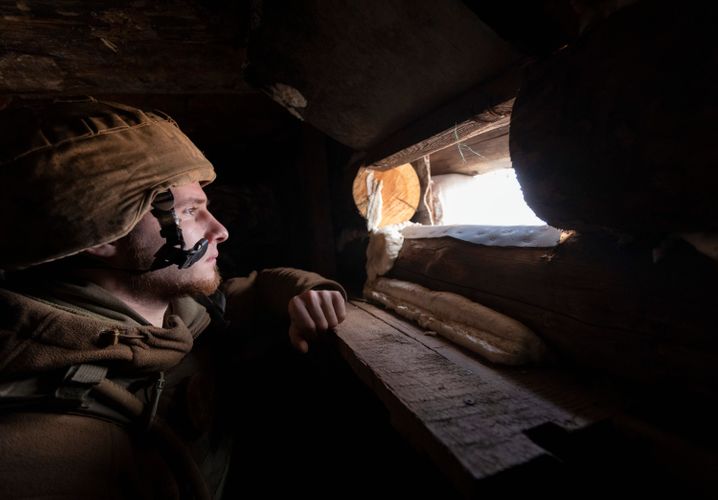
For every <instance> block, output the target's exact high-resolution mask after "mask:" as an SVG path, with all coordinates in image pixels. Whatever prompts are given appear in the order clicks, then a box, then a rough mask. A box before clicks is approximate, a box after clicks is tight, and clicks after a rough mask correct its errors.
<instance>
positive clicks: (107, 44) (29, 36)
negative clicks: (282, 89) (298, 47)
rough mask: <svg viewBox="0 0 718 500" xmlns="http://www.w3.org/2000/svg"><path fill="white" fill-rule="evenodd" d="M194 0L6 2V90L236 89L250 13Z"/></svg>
mask: <svg viewBox="0 0 718 500" xmlns="http://www.w3.org/2000/svg"><path fill="white" fill-rule="evenodd" d="M240 11H241V8H239V7H236V8H232V9H230V8H226V9H224V10H220V11H214V12H213V11H212V10H209V9H205V8H200V7H198V6H197V4H196V2H193V1H191V0H170V1H167V2H161V3H156V2H118V1H114V2H77V1H73V0H60V1H44V0H38V1H32V2H25V1H23V2H15V1H2V2H0V33H2V50H0V93H11V94H36V93H42V94H97V93H103V94H104V93H150V94H154V93H236V92H247V91H250V90H251V89H250V88H249V87H248V86H247V84H246V83H244V81H243V78H242V63H243V61H244V60H245V48H244V47H243V46H238V44H237V43H236V40H237V37H238V36H240V37H241V33H242V30H243V29H244V31H245V32H246V28H243V26H245V25H248V19H247V17H248V16H244V17H243V14H241V13H240Z"/></svg>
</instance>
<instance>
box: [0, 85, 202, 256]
mask: <svg viewBox="0 0 718 500" xmlns="http://www.w3.org/2000/svg"><path fill="white" fill-rule="evenodd" d="M214 178H215V173H214V169H213V167H212V164H211V163H209V161H208V160H207V159H206V158H205V157H204V155H203V154H202V153H201V152H200V151H199V150H198V149H197V147H196V146H195V145H194V144H192V142H191V141H190V140H189V139H188V138H187V136H185V135H184V134H183V133H182V132H181V131H180V129H179V128H178V127H177V125H176V124H175V123H174V122H173V121H172V120H171V119H170V118H168V117H166V116H160V115H159V114H155V113H149V112H144V111H141V110H139V109H136V108H133V107H130V106H124V105H122V104H116V103H110V102H100V101H97V100H95V99H92V98H89V99H83V100H75V101H54V102H52V103H46V104H44V105H42V106H37V105H36V106H28V107H23V108H21V109H12V110H5V111H0V214H2V215H1V216H0V228H1V230H2V236H1V237H0V269H5V270H13V269H22V268H25V267H29V266H33V265H36V264H41V263H44V262H48V261H51V260H56V259H60V258H63V257H67V256H69V255H73V254H76V253H78V252H81V251H82V250H85V249H87V248H90V247H92V246H95V245H99V244H101V243H107V242H111V241H114V240H116V239H118V238H121V237H122V236H125V235H126V234H127V233H129V232H130V230H132V228H133V227H134V226H135V224H137V222H138V221H139V220H140V219H141V218H142V216H143V215H144V214H145V213H146V212H147V211H149V210H150V208H151V203H152V200H153V199H154V197H155V195H156V194H157V193H160V192H162V191H166V190H167V189H168V188H169V187H171V186H178V185H182V184H188V183H191V182H200V183H201V184H206V183H209V182H211V181H213V180H214Z"/></svg>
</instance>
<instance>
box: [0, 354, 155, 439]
mask: <svg viewBox="0 0 718 500" xmlns="http://www.w3.org/2000/svg"><path fill="white" fill-rule="evenodd" d="M107 372H108V369H107V368H106V367H104V366H99V365H93V364H89V363H88V364H81V365H73V366H71V367H70V368H69V369H67V370H66V371H65V372H64V373H62V372H59V373H58V372H51V373H47V374H43V375H40V376H36V377H28V378H23V379H18V380H10V381H5V382H0V412H3V411H16V412H18V411H20V412H22V411H38V412H49V413H69V414H76V415H87V416H91V417H96V418H100V419H103V420H107V421H111V422H114V423H117V424H120V425H123V426H129V425H135V424H137V422H136V421H135V420H133V419H131V418H130V417H128V416H127V415H126V414H125V413H123V412H121V411H119V410H117V409H115V408H113V407H112V406H111V404H107V402H105V401H100V400H98V399H97V398H96V397H94V396H93V395H92V394H91V393H92V390H93V388H95V386H97V385H98V384H99V383H101V382H102V381H103V380H105V379H106V378H107ZM147 380H148V379H146V378H143V379H142V381H143V382H146V381H147ZM113 381H114V382H115V383H116V384H119V385H121V386H123V387H125V388H126V387H128V386H129V385H130V383H132V382H136V381H137V380H136V379H134V380H133V379H127V380H124V379H114V380H113Z"/></svg>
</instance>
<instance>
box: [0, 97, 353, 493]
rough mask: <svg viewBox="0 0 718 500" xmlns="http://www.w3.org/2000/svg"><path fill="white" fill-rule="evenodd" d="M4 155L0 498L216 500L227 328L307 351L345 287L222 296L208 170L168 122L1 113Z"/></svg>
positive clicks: (268, 274) (252, 280) (86, 111)
mask: <svg viewBox="0 0 718 500" xmlns="http://www.w3.org/2000/svg"><path fill="white" fill-rule="evenodd" d="M0 144H1V146H0V190H1V191H2V192H1V193H0V207H1V208H2V212H3V214H4V215H3V217H2V223H0V227H2V230H3V235H4V236H3V238H2V240H0V269H3V270H4V271H5V278H4V280H3V281H2V282H0V285H1V288H0V464H1V465H0V498H3V499H12V498H29V497H33V498H35V497H42V498H113V499H114V498H118V499H119V498H151V499H165V498H218V497H219V496H221V492H222V488H223V484H224V480H225V477H226V473H227V467H228V460H229V455H230V452H231V442H232V440H231V435H232V426H231V424H232V422H231V421H228V420H231V419H228V418H227V415H228V413H227V412H228V410H227V401H226V400H227V396H232V384H231V379H232V372H233V363H236V362H237V353H238V352H239V350H240V349H241V345H240V340H241V338H240V336H239V335H238V334H237V331H238V327H239V326H241V325H242V322H243V321H245V320H246V321H249V320H250V318H248V316H251V315H253V314H254V315H256V313H257V312H258V311H260V310H261V311H273V312H274V313H275V314H279V315H281V314H284V315H287V316H288V319H289V324H290V326H289V338H290V340H291V343H292V344H293V345H294V346H295V347H296V348H297V349H299V350H300V351H302V352H306V351H307V350H308V348H309V345H308V342H309V341H311V340H313V339H314V338H315V336H316V335H317V333H321V332H324V331H326V330H328V329H331V328H334V327H335V326H337V325H338V324H339V323H341V322H342V321H343V319H344V315H345V309H344V301H345V293H344V291H343V289H342V287H341V286H340V285H339V284H337V283H336V282H333V281H330V280H326V279H324V278H322V277H321V276H319V275H316V274H313V273H307V272H303V271H299V270H295V269H288V268H279V269H270V270H265V271H262V272H260V273H256V272H255V273H252V275H250V277H248V278H237V279H232V280H229V281H228V282H227V283H225V284H223V285H222V289H221V291H220V290H219V288H218V287H220V276H219V273H218V270H217V266H216V259H217V256H218V252H219V248H218V246H219V245H220V244H221V243H222V242H224V241H225V240H226V239H227V238H228V233H227V229H226V228H225V227H224V226H223V225H222V224H221V223H220V222H219V221H217V219H215V218H214V216H213V215H212V214H211V212H210V211H209V209H208V206H207V197H206V196H205V193H204V190H203V186H204V185H206V184H207V183H209V182H211V181H213V180H214V178H215V173H214V169H213V168H212V165H211V164H210V163H209V162H208V161H207V159H206V158H205V157H204V156H203V155H202V153H201V152H200V151H199V150H198V149H197V148H196V147H195V146H194V144H192V142H191V141H190V140H189V139H188V138H187V137H186V136H185V135H184V134H183V133H182V132H181V131H180V130H179V128H178V127H177V125H176V124H175V123H174V122H173V121H172V120H171V119H169V118H168V117H166V116H161V115H159V114H154V113H149V112H143V111H141V110H138V109H135V108H132V107H128V106H123V105H120V104H115V103H107V102H98V101H96V100H94V99H87V100H77V101H62V102H59V101H57V102H54V103H52V104H51V105H47V106H42V107H35V108H31V107H26V108H22V109H14V110H6V111H3V112H1V113H0ZM225 298H226V301H225ZM225 303H226V306H227V307H226V309H227V311H226V314H224V312H225V311H224V309H225ZM254 320H256V318H254ZM218 395H223V396H225V397H224V398H222V397H218Z"/></svg>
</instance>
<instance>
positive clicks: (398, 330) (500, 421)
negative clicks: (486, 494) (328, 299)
mask: <svg viewBox="0 0 718 500" xmlns="http://www.w3.org/2000/svg"><path fill="white" fill-rule="evenodd" d="M388 317H390V315H388V313H385V312H383V311H380V310H378V309H376V308H374V307H373V306H370V305H367V304H361V303H352V304H349V305H348V306H347V320H346V321H345V322H344V323H343V324H342V325H341V326H340V327H339V328H338V329H337V335H338V338H339V347H340V350H341V352H342V354H343V356H344V357H345V358H346V359H347V360H348V361H349V363H350V364H351V365H352V367H353V368H354V370H355V371H356V372H357V374H358V375H359V376H360V377H361V378H362V379H363V380H364V382H365V383H366V384H367V385H369V386H370V387H371V388H372V389H373V390H374V391H375V393H376V394H377V395H378V396H379V397H380V398H381V399H382V400H383V402H384V403H385V404H386V406H387V408H388V409H389V412H390V415H391V418H392V421H393V422H394V424H395V426H396V427H397V429H398V430H400V431H401V432H403V433H404V434H405V435H407V437H408V438H409V439H410V441H411V442H412V443H413V444H414V445H415V446H416V447H417V448H419V449H420V450H422V451H424V452H426V453H428V454H429V455H430V456H431V457H432V459H433V460H434V461H435V462H436V463H437V465H438V466H439V467H440V468H441V469H442V470H443V471H444V472H445V473H446V474H447V475H448V476H449V477H450V478H451V479H452V480H453V481H454V482H455V484H457V486H458V487H459V488H460V489H461V490H462V491H464V492H466V493H470V492H471V491H473V490H474V489H475V487H476V483H477V481H480V480H482V479H486V478H488V477H491V476H494V475H496V474H498V473H500V472H502V471H506V470H508V469H511V468H514V467H518V466H522V465H525V464H529V463H532V461H534V460H537V459H539V458H541V457H544V458H548V455H547V453H546V451H545V450H543V449H542V448H541V447H539V446H537V445H536V444H534V443H533V442H532V441H531V440H530V439H529V438H528V437H527V436H526V434H524V431H527V430H529V429H531V428H533V427H536V426H539V425H541V424H545V423H547V422H553V423H555V424H557V425H558V426H561V427H563V428H565V429H567V430H574V429H578V428H581V427H584V426H586V425H588V424H589V423H591V422H593V421H595V420H597V419H599V418H602V417H604V416H605V415H606V413H605V411H606V410H605V408H603V407H601V405H600V404H598V403H597V401H596V400H592V399H591V396H590V395H587V394H586V393H585V392H581V391H573V390H565V389H562V388H561V387H560V386H557V385H556V384H554V385H553V389H551V390H549V389H548V386H549V384H548V382H546V381H544V382H545V390H544V391H543V394H540V391H538V392H533V391H532V390H530V389H529V388H528V387H527V386H525V385H523V384H524V382H527V381H528V380H529V379H530V378H534V377H533V376H532V377H524V378H523V380H521V375H520V374H518V373H517V372H516V371H511V370H503V371H502V370H498V369H495V368H493V367H490V366H488V365H485V364H483V363H481V362H479V361H477V360H475V359H472V358H471V357H469V356H468V355H466V354H461V353H459V351H458V350H456V348H454V347H452V346H451V345H450V344H448V343H446V342H444V341H442V339H440V338H436V337H427V336H425V335H423V334H422V333H421V332H420V331H418V330H417V329H416V328H414V327H411V326H410V325H408V324H407V323H405V322H403V321H401V320H399V319H387V318H388ZM407 331H409V332H411V334H410V335H407V333H406V332H407ZM421 337H423V338H421ZM417 338H420V339H421V342H420V341H418V340H417ZM448 352H454V353H459V354H452V355H449V357H454V359H456V360H459V359H461V361H460V362H459V363H458V364H457V363H455V362H454V361H452V360H450V359H448V357H447V353H448ZM533 373H534V374H536V373H539V371H536V370H535V371H534V372H533ZM515 377H518V378H515ZM540 378H541V376H540V375H538V376H536V378H535V379H536V381H538V380H539V379H540ZM535 384H536V385H537V386H538V385H541V384H542V383H541V382H535ZM552 391H553V393H554V394H553V395H551V392H552Z"/></svg>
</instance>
